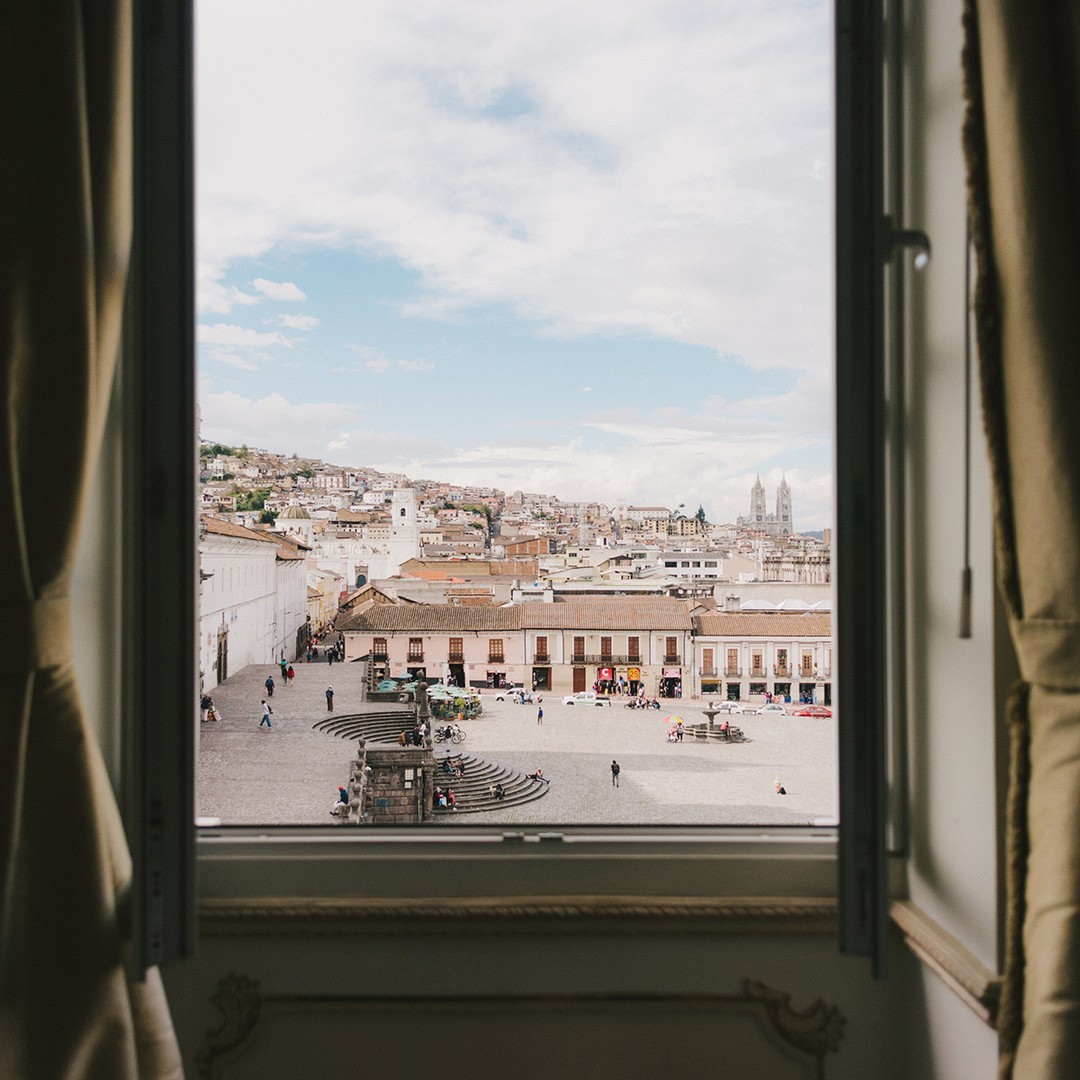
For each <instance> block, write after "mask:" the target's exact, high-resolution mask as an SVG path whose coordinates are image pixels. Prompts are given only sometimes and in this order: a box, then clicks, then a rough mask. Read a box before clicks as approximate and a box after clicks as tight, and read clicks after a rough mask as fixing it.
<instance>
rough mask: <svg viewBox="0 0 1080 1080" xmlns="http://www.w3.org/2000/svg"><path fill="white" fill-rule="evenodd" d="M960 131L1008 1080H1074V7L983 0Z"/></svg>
mask: <svg viewBox="0 0 1080 1080" xmlns="http://www.w3.org/2000/svg"><path fill="white" fill-rule="evenodd" d="M967 27H968V38H967V54H966V58H965V59H966V75H967V79H968V91H969V95H968V101H969V114H968V123H967V125H966V128H965V141H966V150H967V155H968V164H969V179H970V194H971V209H972V219H973V224H974V235H975V238H976V247H977V257H978V265H979V280H978V285H977V293H976V319H977V328H978V340H979V351H980V354H981V365H982V385H983V405H984V412H985V417H986V426H987V433H988V438H989V443H990V448H991V456H992V462H993V470H994V487H995V497H996V502H997V506H996V519H997V520H996V526H997V542H998V560H999V565H1000V568H1001V579H1002V580H1001V585H1002V590H1003V593H1004V596H1005V599H1006V603H1007V605H1008V608H1009V612H1010V615H1011V620H1012V634H1013V639H1014V642H1015V645H1016V649H1017V653H1018V655H1019V659H1020V668H1021V673H1022V676H1023V679H1024V685H1023V686H1022V687H1020V688H1019V692H1018V693H1016V694H1015V695H1014V699H1013V702H1012V704H1011V713H1012V725H1013V733H1012V734H1013V738H1012V745H1013V762H1012V790H1011V792H1010V799H1009V823H1008V829H1009V835H1008V884H1009V895H1008V926H1007V930H1006V936H1007V949H1006V952H1007V955H1006V987H1005V993H1004V998H1003V1002H1002V1015H1001V1018H1000V1024H999V1029H1000V1032H1001V1075H1002V1076H1003V1077H1009V1076H1012V1077H1015V1078H1017V1080H1032V1078H1036V1077H1038V1078H1040V1080H1042V1078H1047V1080H1048V1078H1057V1077H1062V1078H1064V1077H1075V1076H1077V1075H1078V1072H1080V5H1077V4H1076V3H1075V0H973V2H972V3H971V6H970V7H969V10H968V14H967Z"/></svg>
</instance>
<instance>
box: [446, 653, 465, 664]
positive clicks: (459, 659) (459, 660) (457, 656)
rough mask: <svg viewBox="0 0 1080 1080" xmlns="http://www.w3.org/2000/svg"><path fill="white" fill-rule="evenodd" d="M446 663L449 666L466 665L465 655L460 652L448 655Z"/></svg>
mask: <svg viewBox="0 0 1080 1080" xmlns="http://www.w3.org/2000/svg"><path fill="white" fill-rule="evenodd" d="M446 662H447V663H448V664H464V663H465V654H464V653H459V652H452V653H447V656H446Z"/></svg>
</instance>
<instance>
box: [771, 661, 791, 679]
mask: <svg viewBox="0 0 1080 1080" xmlns="http://www.w3.org/2000/svg"><path fill="white" fill-rule="evenodd" d="M773 674H774V675H775V676H776V677H777V678H780V679H790V678H791V668H789V667H785V666H784V665H783V664H774V665H773Z"/></svg>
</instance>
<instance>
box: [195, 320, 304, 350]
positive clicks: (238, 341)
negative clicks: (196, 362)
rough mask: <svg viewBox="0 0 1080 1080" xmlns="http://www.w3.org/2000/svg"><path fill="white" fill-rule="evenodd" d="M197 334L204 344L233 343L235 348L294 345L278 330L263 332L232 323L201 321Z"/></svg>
mask: <svg viewBox="0 0 1080 1080" xmlns="http://www.w3.org/2000/svg"><path fill="white" fill-rule="evenodd" d="M195 336H196V338H197V340H199V341H200V342H202V343H203V344H204V345H231V346H233V347H234V348H246V349H259V348H265V347H266V346H268V345H284V346H286V347H291V346H292V342H291V341H290V340H289V339H288V338H287V337H284V336H283V335H281V334H279V333H277V331H271V332H269V333H265V334H263V333H260V332H259V331H258V330H248V329H247V328H246V327H243V326H235V325H233V324H232V323H215V324H213V325H209V324H206V323H200V324H199V326H198V327H197V329H196V332H195Z"/></svg>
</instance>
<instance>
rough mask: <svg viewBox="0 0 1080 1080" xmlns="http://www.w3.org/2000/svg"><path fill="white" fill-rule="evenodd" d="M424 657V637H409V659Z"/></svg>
mask: <svg viewBox="0 0 1080 1080" xmlns="http://www.w3.org/2000/svg"><path fill="white" fill-rule="evenodd" d="M423 659H424V639H423V638H418V637H412V638H409V660H423Z"/></svg>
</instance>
